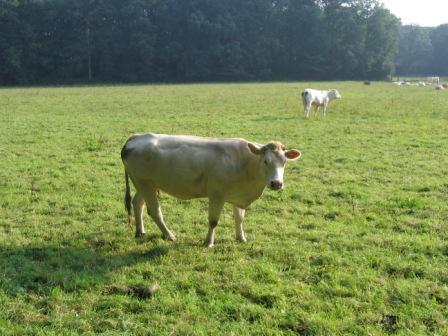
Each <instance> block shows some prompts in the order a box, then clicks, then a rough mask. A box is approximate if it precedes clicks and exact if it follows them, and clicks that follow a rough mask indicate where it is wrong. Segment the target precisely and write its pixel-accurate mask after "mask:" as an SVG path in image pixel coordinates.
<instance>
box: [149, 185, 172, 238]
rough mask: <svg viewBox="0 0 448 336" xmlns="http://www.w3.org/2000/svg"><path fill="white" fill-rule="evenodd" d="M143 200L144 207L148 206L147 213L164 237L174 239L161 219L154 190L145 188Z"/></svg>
mask: <svg viewBox="0 0 448 336" xmlns="http://www.w3.org/2000/svg"><path fill="white" fill-rule="evenodd" d="M145 202H146V207H147V208H148V215H150V216H151V218H152V219H153V220H154V222H156V224H157V226H158V227H159V229H160V231H162V234H163V235H164V237H165V238H166V239H168V240H172V241H175V240H176V237H175V236H174V234H173V233H172V232H171V231H170V230H169V229H168V227H167V226H166V225H165V221H164V220H163V215H162V211H161V210H160V205H159V200H158V199H157V192H156V190H154V189H153V190H145Z"/></svg>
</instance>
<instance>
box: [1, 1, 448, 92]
mask: <svg viewBox="0 0 448 336" xmlns="http://www.w3.org/2000/svg"><path fill="white" fill-rule="evenodd" d="M0 4H1V5H0V84H3V85H15V84H33V83H45V84H47V83H48V84H50V83H61V82H63V83H69V82H88V81H95V82H114V81H115V82H142V81H234V80H303V79H361V78H368V79H380V78H384V77H386V76H388V75H390V74H391V73H392V72H393V71H394V60H395V56H396V53H397V49H398V44H399V43H398V40H399V35H398V32H399V27H400V23H399V20H398V19H397V18H396V17H395V16H394V15H392V14H391V13H390V12H389V11H388V10H387V9H385V8H384V7H383V6H382V5H381V3H380V2H379V1H378V0H226V1H222V0H77V1H71V0H0ZM446 30H447V29H446V28H443V27H441V28H440V29H437V30H434V31H433V32H431V33H428V32H427V33H422V34H421V35H422V36H421V41H420V40H419V41H414V42H413V43H414V44H415V45H412V43H409V42H408V39H407V40H406V41H407V42H405V41H404V40H405V39H406V36H407V35H406V34H407V32H406V30H402V31H401V38H400V50H401V53H400V56H399V58H398V60H399V61H398V64H399V67H400V69H402V70H403V71H405V70H407V69H415V71H417V72H418V71H424V70H423V68H424V66H423V65H422V64H417V63H418V62H417V61H416V59H415V58H417V57H421V52H422V51H419V50H418V47H417V45H426V44H427V43H426V42H427V41H428V36H430V40H431V45H432V47H433V49H434V50H438V54H437V57H435V56H434V57H433V54H432V53H431V54H430V55H428V54H427V53H426V51H425V52H423V53H424V60H425V61H422V60H420V61H419V62H420V63H421V62H423V63H424V62H426V61H427V60H428V62H430V63H431V62H442V61H443V59H444V57H445V59H446V56H444V55H446V47H445V46H446V45H447V43H446V41H447V35H448V34H447V32H446ZM425 41H426V42H425ZM434 43H438V44H437V47H436V46H435V44H434ZM437 48H439V49H437ZM429 49H430V50H432V49H431V48H429ZM409 50H412V52H409ZM425 50H428V48H426V49H425ZM417 51H418V52H417ZM410 55H414V56H413V57H414V59H412V61H411V60H409V59H408V58H409V57H407V56H410ZM439 55H440V56H439ZM429 58H431V61H429ZM412 62H414V63H412ZM422 67H423V68H422ZM434 69H437V67H436V66H435V65H434Z"/></svg>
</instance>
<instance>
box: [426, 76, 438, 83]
mask: <svg viewBox="0 0 448 336" xmlns="http://www.w3.org/2000/svg"><path fill="white" fill-rule="evenodd" d="M426 80H427V81H428V82H429V83H435V84H437V85H438V84H439V83H440V77H438V76H433V77H428V78H427V79H426Z"/></svg>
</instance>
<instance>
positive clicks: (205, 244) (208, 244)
mask: <svg viewBox="0 0 448 336" xmlns="http://www.w3.org/2000/svg"><path fill="white" fill-rule="evenodd" d="M204 246H205V247H206V248H212V247H213V246H215V244H214V243H210V242H207V241H206V242H205V243H204Z"/></svg>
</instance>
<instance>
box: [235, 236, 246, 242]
mask: <svg viewBox="0 0 448 336" xmlns="http://www.w3.org/2000/svg"><path fill="white" fill-rule="evenodd" d="M236 240H237V241H239V242H240V243H245V242H247V239H246V238H244V237H238V238H236Z"/></svg>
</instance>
